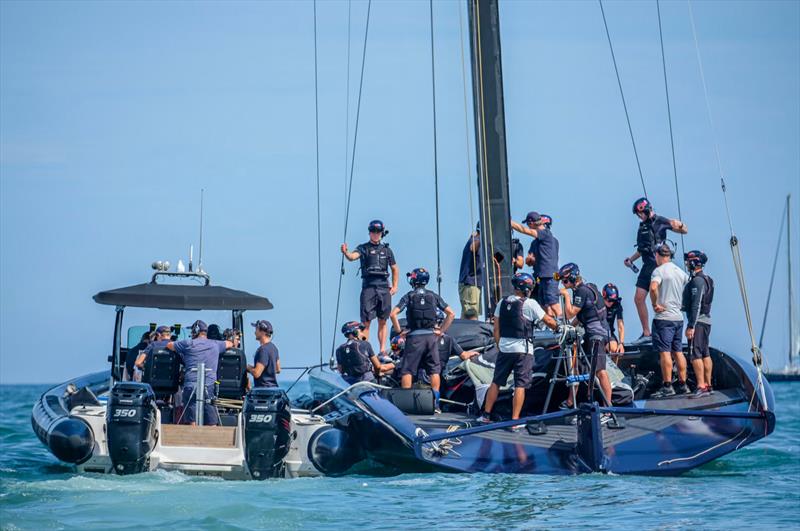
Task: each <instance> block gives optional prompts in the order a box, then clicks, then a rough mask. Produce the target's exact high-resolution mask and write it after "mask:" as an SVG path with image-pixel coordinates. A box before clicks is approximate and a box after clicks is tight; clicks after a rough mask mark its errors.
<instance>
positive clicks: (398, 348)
mask: <svg viewBox="0 0 800 531" xmlns="http://www.w3.org/2000/svg"><path fill="white" fill-rule="evenodd" d="M404 348H406V338H405V337H403V336H399V335H398V336H394V337H393V338H392V352H396V353H397V354H400V353H401V352H403V349H404Z"/></svg>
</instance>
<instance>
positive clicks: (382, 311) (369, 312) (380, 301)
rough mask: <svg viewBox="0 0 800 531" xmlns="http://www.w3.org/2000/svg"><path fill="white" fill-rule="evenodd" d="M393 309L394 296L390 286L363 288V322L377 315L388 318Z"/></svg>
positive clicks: (380, 317) (379, 317)
mask: <svg viewBox="0 0 800 531" xmlns="http://www.w3.org/2000/svg"><path fill="white" fill-rule="evenodd" d="M391 311H392V296H391V295H390V294H389V288H376V287H371V286H367V287H364V288H361V322H362V323H368V322H369V321H372V320H373V319H375V318H376V317H377V318H378V319H388V318H389V312H391Z"/></svg>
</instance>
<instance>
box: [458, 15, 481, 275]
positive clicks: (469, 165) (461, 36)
mask: <svg viewBox="0 0 800 531" xmlns="http://www.w3.org/2000/svg"><path fill="white" fill-rule="evenodd" d="M463 6H464V3H463V2H458V35H459V40H460V41H461V80H462V85H463V93H464V148H465V151H464V153H465V155H466V158H467V193H468V195H469V226H470V229H469V230H470V234H472V233H473V232H472V231H473V230H474V229H473V228H474V227H475V207H474V206H473V202H472V185H473V183H472V161H471V160H470V156H469V114H468V113H469V111H468V110H467V68H466V60H465V54H464V13H463V10H464V7H463ZM473 242H474V240H470V243H473ZM472 270H473V271H474V272H475V273H476V274H477V272H478V254H477V253H472ZM476 284H477V281H476Z"/></svg>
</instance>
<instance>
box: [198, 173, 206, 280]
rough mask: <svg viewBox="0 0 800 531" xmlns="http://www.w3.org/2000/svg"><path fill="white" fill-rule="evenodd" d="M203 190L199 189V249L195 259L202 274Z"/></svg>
mask: <svg viewBox="0 0 800 531" xmlns="http://www.w3.org/2000/svg"><path fill="white" fill-rule="evenodd" d="M204 192H205V190H204V189H203V188H200V249H199V252H198V257H197V271H198V272H200V273H202V272H203V194H204Z"/></svg>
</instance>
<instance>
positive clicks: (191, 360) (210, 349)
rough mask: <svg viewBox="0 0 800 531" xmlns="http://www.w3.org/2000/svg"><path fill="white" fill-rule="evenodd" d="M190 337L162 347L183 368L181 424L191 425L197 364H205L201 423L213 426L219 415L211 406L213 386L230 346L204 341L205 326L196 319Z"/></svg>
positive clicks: (205, 335)
mask: <svg viewBox="0 0 800 531" xmlns="http://www.w3.org/2000/svg"><path fill="white" fill-rule="evenodd" d="M191 334H192V338H191V339H184V340H181V341H170V342H169V343H167V344H166V348H167V349H168V350H174V351H175V352H177V353H178V355H179V356H180V357H181V359H182V360H183V365H184V367H185V368H186V381H185V382H184V384H183V393H182V395H181V397H182V401H181V402H182V403H183V404H184V411H183V418H182V422H183V423H184V424H192V425H194V424H195V420H196V417H195V413H196V411H195V410H196V405H195V404H196V402H195V400H196V398H197V393H196V389H195V387H196V386H197V373H196V371H197V370H198V369H199V366H200V363H205V367H206V374H205V397H206V402H205V403H204V404H203V419H204V421H203V423H204V424H208V425H212V426H216V425H217V424H219V415H218V414H217V408H216V407H214V406H213V405H212V404H211V400H212V399H213V398H214V396H215V394H214V385H215V381H216V379H217V366H218V365H219V355H220V354H222V353H223V352H225V351H226V350H227V349H229V348H231V347H232V346H233V343H231V342H230V341H217V340H213V339H208V325H207V324H206V323H205V322H203V321H201V320H199V319H198V320H197V321H195V322H194V323H192V328H191ZM192 371H194V372H192Z"/></svg>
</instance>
